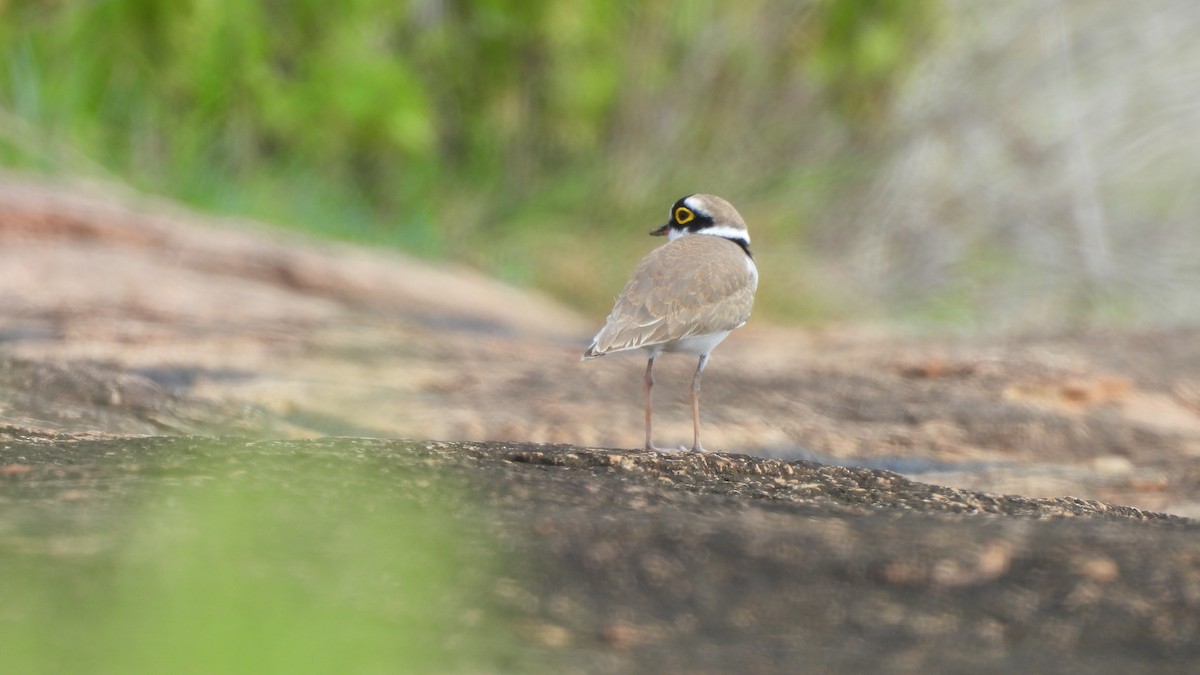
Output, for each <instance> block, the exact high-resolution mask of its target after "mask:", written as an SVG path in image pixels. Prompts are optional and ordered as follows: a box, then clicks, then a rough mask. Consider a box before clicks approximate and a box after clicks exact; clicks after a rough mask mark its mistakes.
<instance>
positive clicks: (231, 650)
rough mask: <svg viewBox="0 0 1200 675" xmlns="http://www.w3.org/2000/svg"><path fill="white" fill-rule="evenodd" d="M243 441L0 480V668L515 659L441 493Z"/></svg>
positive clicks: (308, 667)
mask: <svg viewBox="0 0 1200 675" xmlns="http://www.w3.org/2000/svg"><path fill="white" fill-rule="evenodd" d="M138 442H139V441H137V440H134V441H130V443H138ZM241 445H242V443H241V442H238V443H232V444H229V445H222V444H220V443H218V442H213V443H211V444H209V445H205V446H196V445H195V444H194V443H190V444H189V443H187V442H183V441H180V442H171V441H168V442H165V443H160V444H158V446H157V447H154V448H152V449H151V451H150V452H148V453H145V454H141V455H140V456H133V455H131V456H129V457H125V458H118V459H115V460H114V459H113V458H102V457H97V458H89V457H86V452H81V453H79V454H75V455H73V457H71V458H64V459H63V460H62V461H63V462H74V463H82V465H83V466H82V467H81V466H78V465H76V466H71V465H63V464H60V466H59V467H56V468H58V469H60V470H61V471H60V473H59V475H58V476H57V477H54V476H48V477H45V478H42V477H41V476H42V474H30V475H26V476H24V477H22V478H20V479H18V480H0V504H2V508H3V514H4V517H3V519H0V644H2V645H3V647H2V649H0V671H3V672H5V673H306V672H307V673H319V672H320V673H331V672H346V673H351V672H352V673H375V672H377V673H395V672H409V673H430V672H478V671H484V672H505V671H509V669H510V668H516V671H524V670H525V668H520V667H516V666H515V665H514V664H516V663H518V661H517V660H516V659H515V656H516V654H515V651H514V648H513V647H511V646H508V641H507V640H505V637H506V636H507V633H506V632H505V631H502V630H501V629H500V624H499V623H498V622H497V619H496V616H495V612H493V611H491V610H490V608H489V597H490V596H489V594H488V585H487V581H488V580H489V579H492V578H493V576H492V575H494V574H495V573H497V572H498V571H500V569H501V565H500V564H499V563H498V562H497V559H496V557H495V553H494V549H493V547H492V545H491V544H490V543H489V541H488V539H487V538H486V537H485V536H484V535H483V534H482V532H481V530H482V528H481V527H478V526H477V525H472V524H466V523H464V522H463V521H462V520H460V518H462V517H463V515H464V513H466V512H469V507H466V505H465V503H464V502H463V501H462V499H461V495H460V494H459V491H458V490H457V489H451V488H449V487H447V486H446V485H444V484H442V483H441V482H439V481H438V480H437V479H435V478H434V477H432V476H429V475H425V474H424V473H422V472H420V471H414V470H412V469H408V468H400V467H397V466H395V465H394V463H389V462H388V461H386V460H385V459H380V458H371V457H363V456H358V457H355V456H353V454H352V453H345V454H344V455H340V454H339V453H338V451H337V449H336V444H334V446H335V447H334V449H333V451H332V452H329V454H314V455H311V456H296V455H290V456H287V457H277V456H272V455H271V453H270V452H264V450H263V449H261V448H258V449H255V450H253V451H250V452H241V451H240V446H241ZM108 447H109V448H110V449H111V444H110V445H109V446H108ZM72 450H73V451H79V450H80V448H72ZM81 455H84V456H81ZM92 461H95V462H97V463H96V464H91V463H90V462H92ZM42 469H46V470H49V471H53V469H49V468H48V467H35V470H42Z"/></svg>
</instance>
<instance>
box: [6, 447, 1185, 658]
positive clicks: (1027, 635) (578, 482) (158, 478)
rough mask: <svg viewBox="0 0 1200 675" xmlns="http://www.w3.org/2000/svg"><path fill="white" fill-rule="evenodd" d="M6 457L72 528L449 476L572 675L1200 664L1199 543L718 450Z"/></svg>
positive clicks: (20, 481)
mask: <svg viewBox="0 0 1200 675" xmlns="http://www.w3.org/2000/svg"><path fill="white" fill-rule="evenodd" d="M0 441H2V442H0V500H3V501H5V502H7V503H9V504H10V506H11V505H20V504H22V503H24V504H29V503H34V502H36V503H39V504H41V505H42V506H41V507H39V508H51V507H46V504H56V506H53V507H52V508H56V509H60V510H61V511H63V512H64V513H68V514H69V513H72V512H78V513H84V512H86V513H89V514H95V513H96V512H97V509H98V508H99V507H100V506H101V505H102V504H104V503H107V502H110V501H112V500H114V499H119V498H120V495H121V494H122V493H125V492H129V491H134V490H137V489H138V486H139V485H145V484H150V485H153V484H155V483H159V482H164V481H165V482H167V483H171V482H172V481H178V480H179V479H180V477H181V476H189V475H193V474H198V473H211V467H212V464H211V462H210V460H214V459H216V460H220V461H221V462H226V463H227V462H234V463H236V466H237V471H238V472H239V475H244V474H246V472H249V474H250V475H252V476H254V477H255V478H254V480H259V481H264V482H280V483H287V482H288V481H289V478H288V476H289V473H288V472H289V471H293V470H295V467H298V466H308V467H310V468H312V467H316V468H317V470H318V471H319V470H320V467H321V466H333V465H344V464H347V463H353V464H363V465H365V466H368V467H372V468H373V471H372V472H371V473H370V474H367V475H370V476H377V478H371V479H369V480H372V481H381V482H382V484H385V485H388V486H390V488H391V489H394V490H397V491H404V492H406V493H409V494H412V495H414V496H416V497H419V496H420V495H421V494H422V493H423V492H425V491H428V490H430V489H433V488H431V487H430V481H429V478H428V477H429V476H436V478H435V479H433V480H434V483H436V484H438V485H441V486H443V487H447V486H448V489H449V490H451V491H452V492H454V493H455V494H460V495H462V496H463V500H462V502H461V503H462V504H463V507H462V514H461V515H462V516H463V517H464V518H471V519H476V520H477V521H478V522H479V523H482V524H484V525H485V527H486V530H487V531H488V532H490V533H491V535H492V536H493V538H494V543H495V544H496V545H498V546H500V547H501V548H502V549H504V551H505V552H506V554H507V556H508V557H509V558H510V559H512V560H516V561H519V562H518V563H517V564H516V565H513V566H512V569H511V570H509V571H507V572H505V573H504V574H502V575H500V577H498V578H496V579H494V580H493V582H492V583H491V584H490V586H491V592H492V593H493V594H494V596H495V597H494V600H495V601H496V605H497V607H498V608H499V609H498V610H497V611H499V612H500V613H501V614H502V615H503V616H504V617H505V620H506V621H511V624H510V625H512V626H513V627H514V628H513V630H514V635H515V636H517V638H518V639H520V640H522V641H524V642H526V643H528V644H529V645H530V646H531V648H533V649H534V650H536V651H538V652H539V653H540V654H541V657H539V658H544V659H546V660H548V661H549V662H550V663H552V664H553V668H554V669H556V670H562V671H565V672H572V671H574V672H614V673H616V672H621V673H625V672H645V673H651V672H654V673H661V672H797V671H803V670H808V671H812V672H817V671H820V672H862V671H867V670H878V669H885V670H888V671H900V672H963V671H967V670H974V671H980V672H1031V671H1037V672H1051V671H1065V670H1071V671H1075V672H1113V673H1116V672H1122V673H1124V672H1133V671H1137V670H1149V669H1154V670H1156V671H1161V672H1171V671H1187V670H1190V669H1192V668H1195V667H1200V536H1198V535H1200V527H1198V526H1197V523H1196V522H1195V521H1192V520H1189V519H1185V518H1179V517H1175V516H1169V515H1164V514H1157V513H1151V512H1146V511H1141V510H1138V509H1134V508H1130V507H1122V506H1116V505H1111V504H1106V503H1102V502H1096V501H1087V500H1077V499H1071V498H1057V499H1034V498H1025V497H1017V496H1007V495H995V494H987V493H981V492H974V491H969V490H959V489H952V488H946V487H939V486H934V485H928V484H923V483H918V482H914V481H910V480H907V479H905V478H904V477H902V476H900V475H898V474H895V473H891V472H888V471H880V470H869V469H855V468H844V467H835V466H826V465H821V464H817V463H813V462H807V461H781V460H772V459H761V458H756V457H751V456H747V455H735V454H723V453H707V454H693V453H683V452H642V451H623V450H611V449H596V448H580V447H573V446H564V445H553V446H551V445H534V444H520V443H465V442H463V443H459V442H433V441H401V440H380V439H343V438H329V439H319V440H289V441H263V440H248V439H233V438H224V439H213V438H207V437H195V436H185V437H116V438H114V437H108V438H97V437H82V436H79V435H68V434H57V433H54V432H40V433H38V432H34V431H33V430H30V429H22V428H19V427H13V426H10V427H7V428H5V429H0ZM223 465H224V464H223ZM201 467H206V468H201ZM413 471H416V472H417V473H413ZM414 476H424V478H417V477H414ZM364 480H367V479H364ZM354 487H355V486H353V485H343V486H341V487H340V488H339V489H354ZM100 510H102V509H100ZM43 515H44V514H43ZM60 545H61V542H60Z"/></svg>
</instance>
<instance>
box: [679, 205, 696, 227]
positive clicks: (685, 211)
mask: <svg viewBox="0 0 1200 675" xmlns="http://www.w3.org/2000/svg"><path fill="white" fill-rule="evenodd" d="M695 218H696V214H694V213H692V210H691V209H689V208H687V207H686V206H681V207H679V208H677V209H675V222H676V223H679V224H680V225H687V224H688V223H690V222H692V221H693V220H695Z"/></svg>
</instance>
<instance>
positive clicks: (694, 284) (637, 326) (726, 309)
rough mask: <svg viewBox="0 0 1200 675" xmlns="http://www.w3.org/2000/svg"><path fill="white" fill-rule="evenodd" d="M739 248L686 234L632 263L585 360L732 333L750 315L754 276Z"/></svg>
mask: <svg viewBox="0 0 1200 675" xmlns="http://www.w3.org/2000/svg"><path fill="white" fill-rule="evenodd" d="M748 260H749V259H748V258H747V256H746V253H745V251H743V250H742V248H741V247H740V246H738V245H737V244H735V243H733V242H731V241H729V240H728V239H723V238H721V237H715V236H710V235H688V236H685V237H681V238H679V239H676V240H675V241H672V242H670V243H668V244H666V245H664V246H660V247H658V248H656V249H654V250H653V251H651V252H650V253H649V254H647V255H646V257H645V258H642V261H641V262H640V263H638V266H637V269H636V270H634V273H633V276H632V277H630V279H629V282H628V283H627V284H625V289H624V290H622V291H621V295H620V296H619V297H618V298H617V302H616V304H615V305H614V306H613V310H612V313H611V314H609V316H608V322H607V324H606V325H605V326H604V328H603V329H601V330H600V333H599V334H597V335H596V339H595V340H593V342H592V346H591V347H589V348H588V351H587V354H586V355H585V356H599V355H600V354H605V353H607V352H615V351H621V350H625V349H635V348H638V347H646V346H650V345H656V344H662V343H664V342H670V341H672V340H679V339H681V338H686V337H691V336H693V335H707V334H708V333H716V332H718V331H723V330H732V329H734V328H737V327H738V326H740V325H742V324H744V323H745V322H746V319H748V318H749V317H750V308H751V306H752V305H753V304H754V291H755V288H756V287H757V286H758V277H757V275H756V274H755V273H754V272H752V268H751V266H750V265H747V262H748Z"/></svg>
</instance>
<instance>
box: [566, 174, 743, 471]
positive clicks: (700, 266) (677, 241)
mask: <svg viewBox="0 0 1200 675" xmlns="http://www.w3.org/2000/svg"><path fill="white" fill-rule="evenodd" d="M650 234H651V235H652V236H664V235H665V236H666V237H667V240H668V241H667V243H665V244H663V245H662V246H659V247H658V248H655V249H654V250H652V251H650V253H648V254H646V256H645V257H644V258H642V260H641V262H639V263H638V265H637V267H636V268H635V269H634V271H633V274H632V275H631V276H630V278H629V281H628V282H627V283H626V284H625V288H624V289H623V290H622V291H621V294H620V295H619V296H617V299H616V302H615V303H614V304H613V309H612V312H611V313H610V314H609V315H608V319H607V320H606V322H605V324H604V327H603V328H601V329H600V332H599V333H597V334H596V337H595V338H593V339H592V343H591V345H589V346H588V348H587V350H586V351H584V353H583V359H582V360H583V361H587V360H589V359H594V358H596V357H599V356H603V355H605V354H611V353H613V352H623V351H628V350H636V349H640V350H643V351H645V352H646V353H647V355H648V359H647V361H646V374H645V376H644V378H643V384H642V392H643V397H644V398H645V413H646V445H645V448H646V450H657V449H658V448H656V447H655V446H654V440H653V433H652V431H651V408H652V405H651V390H652V389H653V387H654V360H655V359H657V358H658V357H659V356H660V355H662V354H663V353H664V352H683V353H685V354H691V355H693V356H697V357H699V361H698V362H697V364H696V372H695V374H694V375H693V376H692V389H691V399H692V429H693V440H692V447H691V449H692V451H693V452H704V448H703V446H701V444H700V376H701V374H702V373H703V372H704V367H705V365H707V363H708V355H709V353H710V352H712V350H713V348H715V347H716V346H717V345H718V344H720V343H721V341H722V340H724V339H725V338H726V337H728V336H729V334H730V333H731V332H732V331H733V330H734V329H736V328H740V327H741V326H743V325H745V323H746V320H747V319H749V318H750V310H751V308H752V307H753V305H754V292H755V291H756V290H757V289H758V267H757V266H756V265H755V263H754V256H753V254H751V252H750V233H749V231H748V230H747V229H746V223H745V221H744V220H742V216H741V215H740V214H739V213H738V212H737V210H736V209H734V208H733V205H732V204H730V203H729V202H727V201H725V200H724V199H722V198H720V197H717V196H715V195H710V194H692V195H688V196H686V197H682V198H680V199H679V200H678V201H676V202H675V204H674V205H672V206H671V212H670V214H669V216H668V220H667V222H666V224H664V225H663V226H661V227H659V228H657V229H655V230H653V231H651V232H650ZM683 449H685V450H686V448H683Z"/></svg>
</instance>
